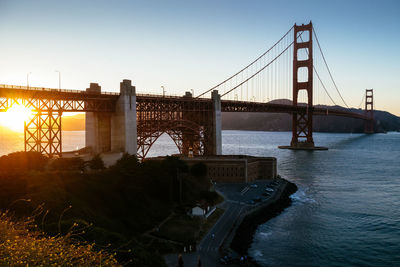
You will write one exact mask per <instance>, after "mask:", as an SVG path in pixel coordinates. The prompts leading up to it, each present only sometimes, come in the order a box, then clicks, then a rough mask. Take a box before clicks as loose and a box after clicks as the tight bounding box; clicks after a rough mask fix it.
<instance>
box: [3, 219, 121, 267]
mask: <svg viewBox="0 0 400 267" xmlns="http://www.w3.org/2000/svg"><path fill="white" fill-rule="evenodd" d="M36 228H37V226H35V225H34V224H33V220H32V219H31V218H27V219H26V220H25V221H13V220H11V219H10V217H9V216H8V214H7V213H1V214H0V266H77V265H78V266H119V264H118V262H117V261H116V259H115V258H114V255H112V254H110V253H108V252H105V251H95V250H94V244H87V243H76V242H72V241H71V238H70V235H66V236H57V237H49V236H46V235H44V234H43V233H41V232H40V231H38V230H37V229H36ZM72 232H73V231H72V230H71V233H72Z"/></svg>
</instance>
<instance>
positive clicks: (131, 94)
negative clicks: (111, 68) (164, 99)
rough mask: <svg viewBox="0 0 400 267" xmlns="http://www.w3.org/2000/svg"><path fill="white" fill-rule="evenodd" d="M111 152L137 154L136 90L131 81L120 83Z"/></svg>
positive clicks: (112, 129)
mask: <svg viewBox="0 0 400 267" xmlns="http://www.w3.org/2000/svg"><path fill="white" fill-rule="evenodd" d="M111 151H113V152H127V153H129V154H131V155H136V153H137V124H136V88H135V86H132V84H131V81H130V80H123V81H122V82H121V83H120V96H119V98H118V100H117V103H116V107H115V113H113V114H112V116H111Z"/></svg>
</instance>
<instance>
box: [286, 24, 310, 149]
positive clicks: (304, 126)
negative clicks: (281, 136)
mask: <svg viewBox="0 0 400 267" xmlns="http://www.w3.org/2000/svg"><path fill="white" fill-rule="evenodd" d="M300 34H301V35H302V36H303V37H302V38H303V39H304V38H305V39H308V41H305V42H299V40H301V38H299V36H300ZM304 34H307V35H308V38H307V36H304ZM293 44H294V45H293V47H294V48H293V107H298V96H299V92H300V91H301V90H306V91H307V99H308V101H307V107H306V109H305V111H303V112H294V113H293V117H292V141H291V144H290V145H291V147H297V148H301V147H314V140H313V129H312V117H313V52H312V23H311V22H310V23H309V24H307V25H304V24H303V25H299V26H298V25H294V43H293ZM300 49H306V50H308V51H307V54H308V58H307V59H306V60H298V51H299V50H300ZM300 68H306V69H307V73H308V75H307V76H308V77H307V78H308V79H307V81H301V82H300V81H299V77H298V72H299V69H300Z"/></svg>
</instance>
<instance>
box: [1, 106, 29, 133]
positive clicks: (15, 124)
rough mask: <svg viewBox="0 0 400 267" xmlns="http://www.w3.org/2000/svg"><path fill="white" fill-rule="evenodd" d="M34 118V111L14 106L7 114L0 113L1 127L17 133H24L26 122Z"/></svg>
mask: <svg viewBox="0 0 400 267" xmlns="http://www.w3.org/2000/svg"><path fill="white" fill-rule="evenodd" d="M31 116H32V111H31V110H30V109H28V108H27V107H25V106H23V105H19V104H14V105H13V106H12V107H11V108H9V109H8V110H7V111H6V112H0V125H2V126H4V127H7V128H9V129H10V130H12V131H15V132H23V131H24V122H26V121H28V120H29V118H30V117H31Z"/></svg>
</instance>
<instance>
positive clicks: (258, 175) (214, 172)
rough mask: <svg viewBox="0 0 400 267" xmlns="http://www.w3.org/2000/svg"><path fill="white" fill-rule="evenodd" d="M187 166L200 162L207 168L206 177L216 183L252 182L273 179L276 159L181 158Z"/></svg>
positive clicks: (240, 157) (224, 156)
mask: <svg viewBox="0 0 400 267" xmlns="http://www.w3.org/2000/svg"><path fill="white" fill-rule="evenodd" d="M181 159H182V160H184V161H185V162H186V163H187V164H188V165H189V166H191V165H194V164H196V163H199V162H202V163H204V164H205V165H206V166H207V177H208V178H209V179H211V180H212V181H214V182H218V183H235V182H237V183H239V182H253V181H255V180H258V179H275V178H276V176H277V168H276V158H274V157H253V156H246V155H220V156H203V157H194V158H188V157H181Z"/></svg>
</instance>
